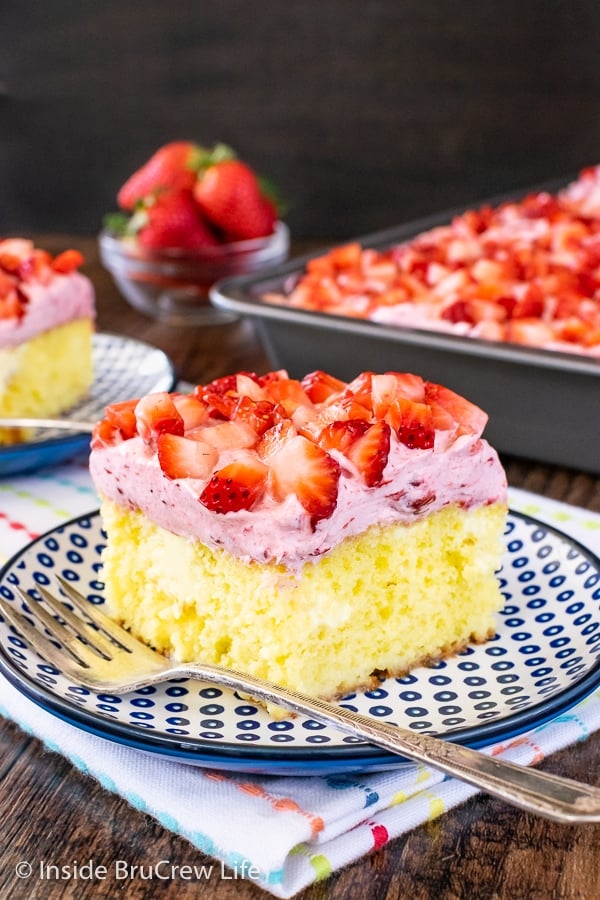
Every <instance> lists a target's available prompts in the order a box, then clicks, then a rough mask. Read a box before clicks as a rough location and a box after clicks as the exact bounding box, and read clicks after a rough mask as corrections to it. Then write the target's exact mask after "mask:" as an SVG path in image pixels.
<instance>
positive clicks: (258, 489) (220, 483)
mask: <svg viewBox="0 0 600 900" xmlns="http://www.w3.org/2000/svg"><path fill="white" fill-rule="evenodd" d="M267 473H268V469H267V466H265V464H264V463H262V462H261V461H260V460H259V459H258V458H254V459H251V458H245V459H243V460H239V461H237V462H232V463H229V464H228V465H226V466H223V468H222V469H219V471H218V472H215V474H214V475H213V476H212V478H211V479H210V481H209V482H208V484H207V485H206V487H205V488H204V490H203V491H202V493H201V494H200V498H199V499H200V503H202V504H203V505H204V506H206V508H207V509H210V510H212V511H213V512H216V513H228V512H238V511H239V510H241V509H252V507H253V506H254V504H255V503H256V502H257V500H259V499H260V497H262V495H263V493H264V490H265V484H266V481H267Z"/></svg>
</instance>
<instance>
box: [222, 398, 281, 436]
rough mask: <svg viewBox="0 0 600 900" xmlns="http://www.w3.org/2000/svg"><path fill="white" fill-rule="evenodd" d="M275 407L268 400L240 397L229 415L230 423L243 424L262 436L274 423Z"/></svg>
mask: <svg viewBox="0 0 600 900" xmlns="http://www.w3.org/2000/svg"><path fill="white" fill-rule="evenodd" d="M275 411H276V407H275V404H274V403H271V402H270V401H269V400H251V399H250V397H240V398H239V400H238V401H237V403H236V404H235V406H234V408H233V412H232V413H231V421H232V422H245V423H246V425H249V426H250V428H252V429H253V430H254V431H255V432H256V433H257V434H264V433H265V431H266V430H267V429H268V428H271V426H272V425H273V424H274V422H275Z"/></svg>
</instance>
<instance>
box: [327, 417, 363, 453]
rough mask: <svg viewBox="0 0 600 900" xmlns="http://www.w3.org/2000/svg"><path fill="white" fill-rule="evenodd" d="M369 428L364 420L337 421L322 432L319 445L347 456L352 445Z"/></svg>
mask: <svg viewBox="0 0 600 900" xmlns="http://www.w3.org/2000/svg"><path fill="white" fill-rule="evenodd" d="M368 428H369V423H368V422H366V421H365V420H364V419H345V420H343V421H342V420H340V419H336V420H335V422H330V423H329V425H326V426H325V428H323V430H322V431H321V432H320V434H319V439H318V443H319V446H320V447H323V449H324V450H339V452H340V453H344V454H347V453H348V451H349V449H350V447H351V446H352V444H354V443H355V442H356V441H357V440H358V438H360V437H362V436H363V434H364V433H365V431H367V429H368Z"/></svg>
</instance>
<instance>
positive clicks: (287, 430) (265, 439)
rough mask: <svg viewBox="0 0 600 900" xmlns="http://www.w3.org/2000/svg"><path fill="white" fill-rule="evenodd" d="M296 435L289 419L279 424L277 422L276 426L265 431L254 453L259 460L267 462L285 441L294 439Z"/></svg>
mask: <svg viewBox="0 0 600 900" xmlns="http://www.w3.org/2000/svg"><path fill="white" fill-rule="evenodd" d="M297 434H298V432H297V431H296V428H295V427H294V424H293V422H292V421H291V420H290V419H282V421H281V422H277V424H276V425H273V426H272V427H271V428H268V429H267V431H265V433H264V434H263V436H262V437H261V439H260V441H259V442H258V445H257V447H256V452H257V453H258V455H259V456H260V458H261V459H263V460H265V461H268V460H269V458H270V457H271V456H273V454H274V453H276V452H277V451H278V450H279V449H280V448H281V447H282V446H283V444H285V442H286V441H289V440H290V438H293V437H295V436H296V435H297Z"/></svg>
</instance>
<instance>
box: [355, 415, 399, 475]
mask: <svg viewBox="0 0 600 900" xmlns="http://www.w3.org/2000/svg"><path fill="white" fill-rule="evenodd" d="M389 455H390V426H389V425H388V423H387V422H374V423H373V425H370V426H369V427H368V428H367V430H366V431H365V433H364V434H363V435H361V436H360V437H359V438H358V439H357V440H356V441H355V442H354V443H353V444H351V446H350V447H349V449H348V458H349V459H351V460H352V462H353V463H354V465H355V466H356V468H357V469H358V471H359V472H360V474H361V475H362V477H363V478H364V481H365V484H366V485H367V487H375V486H376V485H378V484H381V480H382V478H383V470H384V469H385V467H386V464H387V461H388V457H389Z"/></svg>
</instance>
